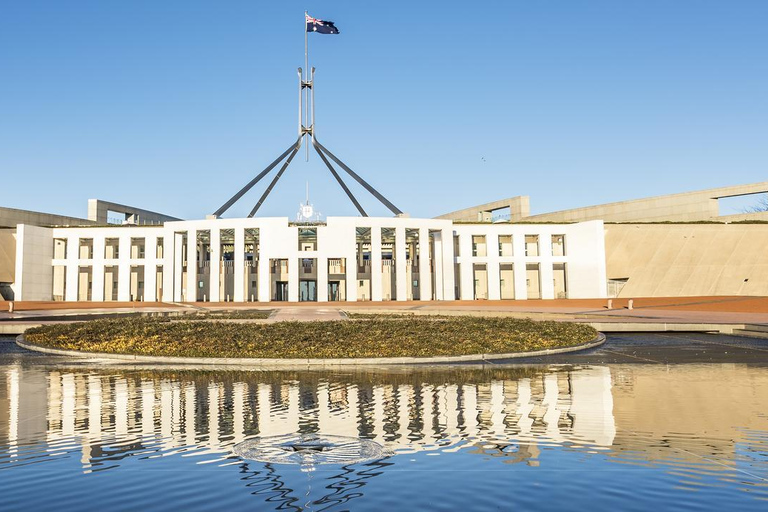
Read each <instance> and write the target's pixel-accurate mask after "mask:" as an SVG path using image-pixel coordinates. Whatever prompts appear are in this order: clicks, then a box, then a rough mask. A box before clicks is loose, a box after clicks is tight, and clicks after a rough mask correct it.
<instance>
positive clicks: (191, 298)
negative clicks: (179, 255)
mask: <svg viewBox="0 0 768 512" xmlns="http://www.w3.org/2000/svg"><path fill="white" fill-rule="evenodd" d="M184 299H185V301H186V302H197V230H195V229H190V230H189V231H187V295H186V297H185V298H184Z"/></svg>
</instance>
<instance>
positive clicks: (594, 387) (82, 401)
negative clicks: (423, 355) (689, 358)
mask: <svg viewBox="0 0 768 512" xmlns="http://www.w3.org/2000/svg"><path fill="white" fill-rule="evenodd" d="M0 344H2V343H0ZM5 345H9V344H5ZM310 434H317V436H309V437H307V436H306V435H310ZM302 435H305V436H303V437H302ZM318 436H328V437H329V438H330V439H336V437H334V436H343V437H344V438H353V439H364V440H370V441H373V442H374V443H376V444H378V445H380V446H381V447H382V449H383V453H382V455H381V456H380V458H376V459H375V460H370V459H368V460H365V461H363V462H351V463H346V462H345V461H343V460H338V461H331V463H322V464H320V463H317V464H315V463H312V460H313V459H312V458H311V457H307V458H300V459H301V461H303V462H301V463H292V462H290V461H288V460H287V458H286V461H285V462H284V463H283V462H280V461H279V460H280V459H277V460H278V462H272V461H268V462H265V461H260V460H254V459H246V458H241V457H240V456H238V455H236V454H235V452H236V450H235V446H236V445H239V444H241V443H243V442H244V441H253V440H255V441H263V440H267V441H269V440H271V439H273V438H274V439H287V438H301V439H308V438H312V439H314V438H317V437H318ZM298 449H300V450H304V449H310V450H316V451H317V450H319V449H316V448H313V447H309V448H307V446H304V445H302V446H299V448H298ZM239 453H242V452H239ZM306 461H309V462H306ZM767 479H768V366H766V365H763V364H747V363H733V362H728V363H687V364H674V365H670V364H656V363H647V364H646V363H642V364H626V363H622V364H584V363H579V364H557V365H527V366H525V365H518V366H515V367H502V368H495V367H490V368H481V369H476V368H467V369H462V368H450V369H423V370H414V369H410V370H389V371H385V370H366V371H357V370H345V371H336V372H259V371H227V370H224V371H198V370H184V369H163V368H162V367H134V366H124V367H109V366H104V365H101V364H97V363H87V362H86V363H78V362H73V361H68V360H66V359H64V358H52V357H47V356H38V355H35V354H30V353H24V352H22V351H20V349H6V353H5V354H2V353H0V488H1V489H2V497H1V498H0V500H1V501H0V509H2V510H35V509H45V508H51V507H54V506H55V507H56V508H57V509H59V510H68V509H76V508H77V509H83V508H86V509H95V508H98V509H112V510H137V509H145V508H147V509H153V510H157V509H164V510H170V509H174V510H175V509H186V510H211V509H224V508H228V507H238V508H241V509H242V508H244V507H247V508H248V509H252V510H395V509H399V510H511V509H522V510H529V509H560V510H572V509H578V508H585V507H587V506H588V507H590V508H592V509H594V510H609V509H612V510H616V509H618V510H648V509H650V508H652V507H660V508H663V509H665V510H668V509H686V510H688V509H693V510H705V509H728V510H766V509H768V480H767Z"/></svg>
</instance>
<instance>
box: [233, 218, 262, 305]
mask: <svg viewBox="0 0 768 512" xmlns="http://www.w3.org/2000/svg"><path fill="white" fill-rule="evenodd" d="M255 250H256V248H255V247H254V251H255ZM255 257H256V255H255V254H254V258H255ZM234 259H235V289H234V298H233V299H232V300H234V301H235V302H245V301H247V300H248V297H246V296H245V290H248V289H249V287H248V286H247V285H246V283H245V228H240V227H238V228H235V254H234Z"/></svg>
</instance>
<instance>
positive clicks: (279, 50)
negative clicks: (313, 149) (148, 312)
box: [0, 0, 768, 218]
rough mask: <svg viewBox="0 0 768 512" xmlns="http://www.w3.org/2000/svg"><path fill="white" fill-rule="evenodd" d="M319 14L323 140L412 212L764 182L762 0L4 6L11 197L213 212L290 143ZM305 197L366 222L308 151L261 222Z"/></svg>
mask: <svg viewBox="0 0 768 512" xmlns="http://www.w3.org/2000/svg"><path fill="white" fill-rule="evenodd" d="M305 9H307V10H309V12H310V14H311V15H313V16H315V17H318V18H321V19H328V20H332V21H334V22H335V23H336V26H337V27H338V28H339V29H340V30H341V34H340V35H338V36H331V35H317V34H313V35H310V53H311V61H312V62H311V64H312V65H314V66H315V67H317V74H316V100H317V107H316V108H317V134H318V138H319V140H321V141H322V142H323V144H324V145H325V146H326V147H328V148H329V149H330V150H331V151H333V152H334V153H336V155H338V156H339V157H340V158H342V160H344V161H345V162H346V163H347V164H349V165H350V166H351V167H352V168H353V169H354V170H355V171H357V172H359V173H360V174H361V175H363V176H364V177H366V178H367V179H368V180H369V181H370V182H371V183H372V184H373V185H374V186H376V187H377V188H378V189H379V190H380V191H381V192H382V193H384V195H386V196H387V197H388V198H389V199H390V200H392V201H393V202H394V203H395V204H396V205H397V206H398V207H400V208H401V209H402V210H404V211H407V212H409V213H411V215H413V216H423V217H431V216H435V215H439V214H441V213H445V212H448V211H451V210H455V209H459V208H462V207H466V206H471V205H473V204H478V203H483V202H488V201H492V200H495V199H500V198H503V197H510V196H515V195H530V196H531V206H532V210H533V211H534V212H535V213H543V212H547V211H553V210H558V209H564V208H571V207H577V206H584V205H590V204H597V203H601V202H611V201H620V200H625V199H631V198H637V197H645V196H650V195H661V194H667V193H673V192H683V191H688V190H696V189H702V188H709V187H717V186H723V185H729V184H739V183H749V182H754V181H763V180H766V179H768V173H767V172H766V171H768V58H766V56H767V55H768V38H766V27H767V26H768V1H765V0H754V1H749V0H734V1H731V2H725V1H721V0H675V1H668V0H642V1H641V0H624V1H616V0H581V1H574V0H549V1H544V0H539V1H532V0H527V1H517V0H507V1H483V0H480V1H477V2H451V1H443V2H431V1H421V2H405V1H392V2H360V1H357V2H353V1H333V0H326V1H323V2H321V1H309V0H305V1H304V2H297V1H294V0H280V1H279V2H277V1H275V2H256V1H253V0H228V1H227V2H210V1H201V0H184V1H176V0H163V1H162V2H158V1H156V0H135V1H131V2H117V1H107V0H78V1H75V2H61V1H59V0H50V1H38V0H25V1H23V2H12V1H10V0H7V1H5V2H0V190H2V195H1V196H0V197H1V198H2V199H1V200H0V205H2V206H10V207H16V208H25V209H34V210H41V211H50V212H54V213H61V214H69V215H78V216H84V215H85V214H86V200H87V199H88V198H91V197H98V198H101V199H106V200H110V201H115V202H121V203H127V204H130V205H135V206H140V207H144V208H147V209H152V210H157V211H161V212H164V213H168V214H171V215H175V216H179V217H183V218H202V217H203V216H205V214H207V213H211V212H212V211H214V210H216V209H217V208H218V207H219V206H220V205H221V204H222V203H223V202H224V201H225V200H226V199H228V198H229V197H230V196H231V195H232V194H234V193H235V192H236V191H237V190H238V189H239V188H240V187H241V186H242V185H243V184H245V183H246V182H247V181H249V180H250V179H251V178H252V177H253V176H254V175H255V174H257V173H258V172H259V171H260V170H261V169H262V168H263V167H265V166H266V165H267V164H268V163H269V162H271V161H272V160H273V159H274V158H275V157H276V156H277V155H279V154H280V153H281V152H282V151H283V150H284V149H285V148H286V147H288V145H290V144H291V142H292V141H293V140H294V139H295V133H296V117H297V114H296V111H297V104H296V103H297V98H296V96H297V93H296V87H297V84H296V71H295V70H296V68H297V67H298V66H301V65H303V51H304V47H303V46H304V39H303V32H302V26H303V19H302V18H303V12H304V10H305ZM307 181H309V183H310V194H311V197H312V200H313V202H314V203H315V206H316V209H317V210H319V211H320V212H321V213H323V214H325V215H354V214H356V210H355V209H354V207H353V206H352V205H351V204H350V203H349V201H348V200H347V199H346V197H345V196H344V194H343V192H342V191H341V189H340V188H339V186H338V185H337V184H336V183H335V181H333V178H332V177H331V175H330V174H329V173H328V172H327V170H325V168H324V167H323V166H322V163H321V162H320V160H319V158H317V156H316V155H314V154H313V155H312V156H311V158H310V161H309V162H308V163H307V162H304V160H303V159H301V160H299V159H298V158H297V159H296V160H295V161H294V163H293V164H292V166H291V168H290V169H289V171H287V172H286V174H285V176H284V177H283V178H282V180H281V181H280V183H278V185H277V187H276V188H275V191H274V192H273V194H272V196H270V199H268V200H267V202H266V203H265V204H264V206H263V207H262V210H261V214H262V215H281V216H290V217H293V216H295V212H296V210H297V207H298V203H299V202H300V201H301V200H302V199H303V197H304V184H305V182H307ZM348 181H351V180H348ZM350 184H351V183H350ZM264 187H266V182H264V183H263V185H262V184H259V185H257V187H256V188H255V189H254V190H253V191H252V192H251V193H249V194H248V195H247V196H245V197H244V198H243V200H241V202H239V203H238V204H237V205H236V206H235V207H233V208H232V210H230V211H229V212H228V215H227V216H243V215H245V214H247V213H248V211H249V210H250V209H251V207H252V206H253V204H254V203H255V202H256V200H257V199H258V197H259V195H260V194H261V191H262V190H263V188H264ZM352 188H353V189H354V190H355V191H356V192H357V195H358V197H359V198H360V199H361V202H363V204H364V206H365V207H366V208H367V209H368V210H369V213H370V214H373V215H377V214H378V215H388V211H387V210H386V209H385V208H384V207H382V206H380V205H377V203H376V201H375V200H374V199H373V198H371V197H370V196H368V195H367V194H366V193H365V192H364V191H362V189H361V188H360V187H358V186H356V185H355V186H354V187H352Z"/></svg>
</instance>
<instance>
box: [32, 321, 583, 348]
mask: <svg viewBox="0 0 768 512" xmlns="http://www.w3.org/2000/svg"><path fill="white" fill-rule="evenodd" d="M25 336H26V339H27V340H28V341H29V342H31V343H35V344H38V345H44V346H48V347H54V348H62V349H68V350H82V351H87V352H106V353H112V354H140V355H156V356H178V357H253V358H260V357H263V358H347V357H403V356H410V357H428V356H456V355H465V354H484V353H485V354H487V353H497V354H498V353H508V352H528V351H534V350H543V349H552V348H559V347H567V346H574V345H580V344H583V343H586V342H589V341H591V340H593V339H594V338H595V337H596V336H597V331H595V330H594V329H593V328H592V327H590V326H588V325H584V324H576V323H568V322H553V321H544V322H539V321H534V320H530V319H517V318H484V317H469V316H463V317H438V318H435V317H423V316H412V317H378V318H371V319H366V320H347V321H330V322H328V321H325V322H278V323H271V324H253V323H251V324H242V323H233V322H220V321H194V320H192V321H187V320H181V321H173V322H169V321H167V320H166V321H163V320H162V319H155V318H145V317H144V318H141V317H140V318H121V319H108V320H93V321H90V322H82V323H72V324H54V325H45V326H42V327H37V328H34V329H30V330H29V331H27V333H26V334H25Z"/></svg>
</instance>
